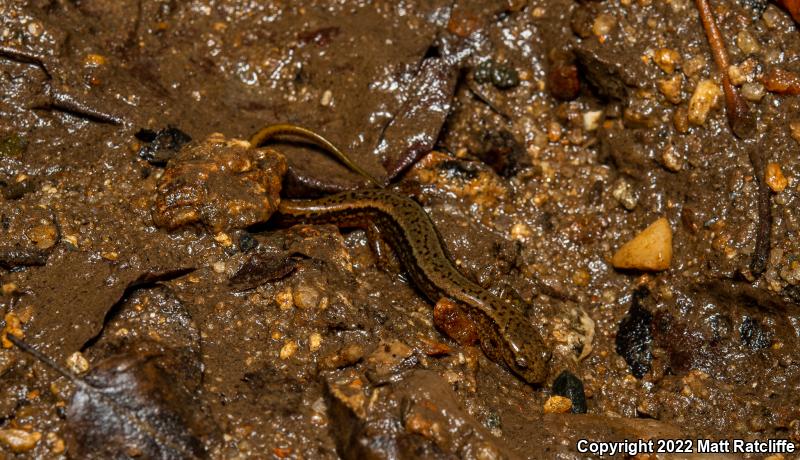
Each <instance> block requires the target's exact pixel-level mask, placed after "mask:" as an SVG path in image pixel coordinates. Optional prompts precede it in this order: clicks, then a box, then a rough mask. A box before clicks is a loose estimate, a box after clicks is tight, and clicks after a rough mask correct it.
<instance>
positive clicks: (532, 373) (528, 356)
mask: <svg viewBox="0 0 800 460" xmlns="http://www.w3.org/2000/svg"><path fill="white" fill-rule="evenodd" d="M502 335H503V346H502V347H501V349H502V355H503V361H505V363H506V365H507V366H508V367H509V368H511V370H512V371H514V373H515V374H517V375H519V376H520V377H522V378H523V379H524V380H525V381H526V382H528V383H532V384H538V383H542V382H543V381H544V380H545V379H546V378H547V362H548V361H549V360H550V351H548V350H547V347H546V346H545V344H544V341H542V338H541V336H540V335H539V333H538V332H537V331H536V330H535V329H534V328H533V326H531V325H529V324H525V323H524V322H522V319H519V320H516V319H512V320H511V321H509V322H508V325H507V326H506V329H505V331H503V334H502Z"/></svg>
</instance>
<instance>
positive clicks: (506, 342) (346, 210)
mask: <svg viewBox="0 0 800 460" xmlns="http://www.w3.org/2000/svg"><path fill="white" fill-rule="evenodd" d="M290 128H291V126H290V125H278V127H277V128H276V127H268V128H264V129H262V130H261V131H259V132H258V133H256V134H255V135H254V136H253V137H252V138H251V143H252V144H253V145H254V146H258V145H260V144H262V143H263V142H265V140H266V139H267V138H269V137H272V136H273V135H276V133H277V134H295V135H301V136H303V137H306V138H308V137H309V136H308V135H307V132H305V131H307V130H303V131H301V132H298V131H294V130H293V129H294V128H291V129H290ZM265 130H271V131H267V134H264V133H265ZM314 136H317V137H319V136H318V135H316V134H314ZM312 140H314V141H318V140H319V139H317V138H316V137H315V138H312ZM323 140H324V139H323ZM325 142H327V141H325ZM330 145H331V144H330V143H329V142H328V143H327V145H323V146H324V147H325V148H327V149H328V150H330V148H329V146H330ZM334 149H335V147H334ZM332 153H334V155H336V156H337V157H338V156H340V155H341V156H343V154H342V153H341V152H338V150H337V151H335V152H332ZM345 158H346V157H345ZM348 161H349V160H348ZM357 172H360V171H357ZM362 175H364V176H365V177H367V178H368V180H369V181H370V182H372V183H373V184H377V181H376V180H375V179H374V178H372V177H371V176H369V175H365V174H362ZM277 212H278V215H279V219H280V220H281V221H283V222H284V223H299V222H302V223H332V224H335V225H338V226H341V227H369V226H370V224H373V225H374V226H376V227H377V228H378V230H379V231H380V235H381V238H382V239H384V240H386V242H388V243H389V244H390V245H391V246H392V247H393V248H394V250H395V251H396V252H397V255H398V258H399V259H400V262H401V263H402V264H403V266H404V268H405V269H406V271H407V272H408V274H409V276H410V278H411V280H412V281H413V283H414V284H415V285H416V286H417V288H418V289H419V290H420V291H421V292H422V293H423V294H425V296H426V297H428V299H430V300H431V301H432V302H436V301H438V300H439V299H440V298H441V297H443V296H446V297H449V298H452V299H454V300H456V301H458V302H460V303H461V304H463V305H465V306H466V308H465V310H466V312H467V314H468V315H469V317H470V318H471V319H472V320H473V321H475V322H476V323H477V325H478V334H479V337H480V344H481V349H482V350H483V352H484V353H485V354H486V356H487V357H489V358H490V359H491V360H493V361H495V362H498V363H504V364H505V365H506V366H508V368H510V369H511V370H512V371H513V372H514V373H515V374H517V375H518V376H520V377H521V378H522V379H523V380H525V381H526V382H528V383H532V384H538V383H541V382H543V381H544V380H545V378H546V377H547V363H548V361H549V359H550V352H549V351H548V349H547V347H546V346H545V344H544V341H543V340H542V337H541V336H540V334H539V333H538V331H537V330H536V329H535V328H534V327H533V326H532V325H531V324H530V322H529V321H528V320H527V319H526V318H525V317H524V315H523V314H522V305H519V304H518V303H519V302H518V301H507V300H503V299H500V298H499V297H497V296H495V295H494V294H492V293H491V292H489V291H487V290H486V289H484V288H482V287H481V286H479V285H478V284H476V283H475V282H473V281H471V280H469V279H468V278H467V277H465V276H464V275H462V274H461V272H459V271H458V269H457V268H456V267H455V264H453V261H452V259H451V258H450V256H449V255H448V254H447V252H446V250H445V246H444V244H443V243H442V239H441V236H440V235H439V232H438V231H437V230H436V227H435V226H434V224H433V222H432V221H431V219H430V217H429V216H428V214H427V213H426V212H425V210H424V209H423V208H422V206H420V205H419V204H418V203H417V202H416V201H414V200H413V199H411V198H408V197H406V196H403V195H400V194H398V193H395V192H392V191H390V190H386V189H383V188H369V189H362V190H352V191H346V192H341V193H336V194H333V195H329V196H326V197H322V198H317V199H284V200H282V201H281V203H280V205H279V206H278V211H277Z"/></svg>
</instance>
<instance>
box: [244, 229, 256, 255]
mask: <svg viewBox="0 0 800 460" xmlns="http://www.w3.org/2000/svg"><path fill="white" fill-rule="evenodd" d="M256 246H258V241H256V239H255V238H253V235H251V234H249V233H247V232H244V233H242V235H241V236H240V237H239V250H240V251H242V252H243V253H244V252H248V251H250V250H252V249H253V248H255V247H256Z"/></svg>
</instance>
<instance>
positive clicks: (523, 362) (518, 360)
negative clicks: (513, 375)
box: [514, 355, 528, 369]
mask: <svg viewBox="0 0 800 460" xmlns="http://www.w3.org/2000/svg"><path fill="white" fill-rule="evenodd" d="M514 364H516V365H517V367H519V368H520V369H527V368H528V360H527V359H525V358H523V357H522V356H519V355H518V356H515V357H514Z"/></svg>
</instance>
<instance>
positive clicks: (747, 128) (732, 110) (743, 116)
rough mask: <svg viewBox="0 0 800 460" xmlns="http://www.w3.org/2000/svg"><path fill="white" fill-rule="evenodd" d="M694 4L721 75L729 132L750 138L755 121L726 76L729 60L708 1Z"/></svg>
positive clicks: (698, 0) (696, 0) (700, 0)
mask: <svg viewBox="0 0 800 460" xmlns="http://www.w3.org/2000/svg"><path fill="white" fill-rule="evenodd" d="M695 4H696V5H697V10H698V11H699V12H700V20H701V21H702V22H703V28H704V29H705V31H706V37H707V38H708V44H709V46H711V54H712V55H713V56H714V62H716V64H717V68H719V71H720V73H721V74H722V89H723V91H725V108H726V113H727V115H728V123H729V124H730V126H731V131H733V133H734V134H735V135H736V136H737V137H739V138H741V139H744V138H747V137H750V136H751V135H752V134H753V132H754V131H755V120H753V118H752V116H751V115H750V109H749V108H748V107H747V103H746V102H745V101H744V99H742V97H741V96H739V93H737V92H736V88H734V86H733V84H732V83H731V79H730V77H729V76H728V69H729V68H730V59H728V51H727V50H726V48H725V40H723V38H722V34H721V33H720V31H719V27H717V22H716V21H715V20H714V13H713V12H712V11H711V5H710V4H709V3H708V0H695Z"/></svg>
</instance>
